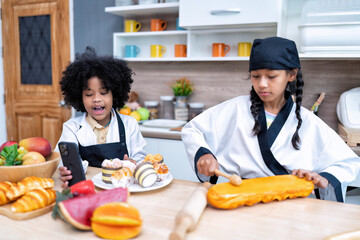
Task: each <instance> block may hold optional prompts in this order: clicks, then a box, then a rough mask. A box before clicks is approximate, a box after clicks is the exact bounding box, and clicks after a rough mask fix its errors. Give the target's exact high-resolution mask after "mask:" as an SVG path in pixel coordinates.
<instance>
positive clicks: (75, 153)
mask: <svg viewBox="0 0 360 240" xmlns="http://www.w3.org/2000/svg"><path fill="white" fill-rule="evenodd" d="M58 146H59V150H60V155H61V159H62V162H63V165H64V166H65V167H67V169H69V170H70V171H71V175H72V179H70V180H68V182H69V186H72V185H74V184H75V183H78V182H80V181H82V180H85V179H86V178H85V173H84V168H83V165H82V159H81V156H80V153H79V148H78V146H77V145H76V143H73V142H59V144H58Z"/></svg>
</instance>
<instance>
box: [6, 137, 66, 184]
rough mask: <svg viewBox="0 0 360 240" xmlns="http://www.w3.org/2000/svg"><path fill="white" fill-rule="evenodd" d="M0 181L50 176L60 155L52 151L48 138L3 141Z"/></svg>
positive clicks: (58, 161) (57, 163)
mask: <svg viewBox="0 0 360 240" xmlns="http://www.w3.org/2000/svg"><path fill="white" fill-rule="evenodd" d="M0 155H1V156H0V181H9V182H18V181H20V180H22V179H23V178H25V177H29V176H36V177H44V178H50V177H52V176H53V175H54V173H55V171H56V169H57V167H58V166H59V163H60V160H61V157H60V154H59V153H58V152H53V151H52V148H51V145H50V143H49V141H48V140H46V139H45V138H42V137H32V138H26V139H23V140H21V141H20V142H19V143H17V142H14V141H9V142H5V143H4V144H2V145H1V147H0Z"/></svg>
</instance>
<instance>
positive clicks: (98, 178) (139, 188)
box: [91, 173, 173, 192]
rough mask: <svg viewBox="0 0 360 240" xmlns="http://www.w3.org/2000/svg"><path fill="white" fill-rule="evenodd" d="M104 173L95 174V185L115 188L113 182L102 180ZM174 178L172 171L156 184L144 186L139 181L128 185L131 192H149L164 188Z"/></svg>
mask: <svg viewBox="0 0 360 240" xmlns="http://www.w3.org/2000/svg"><path fill="white" fill-rule="evenodd" d="M101 174H102V173H98V174H96V175H95V176H93V178H92V179H91V180H92V181H93V183H94V184H95V186H97V187H99V188H102V189H113V188H115V186H114V185H112V183H104V182H103V181H102V175H101ZM172 180H173V176H172V175H171V173H169V176H168V177H167V178H166V179H165V180H164V181H161V182H156V183H155V184H154V185H152V186H150V187H147V188H144V187H142V186H141V185H139V184H138V183H134V184H132V185H130V186H129V187H128V189H129V191H130V192H147V191H152V190H155V189H159V188H163V187H165V186H167V185H169V184H170V183H171V182H172Z"/></svg>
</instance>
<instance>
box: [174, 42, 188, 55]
mask: <svg viewBox="0 0 360 240" xmlns="http://www.w3.org/2000/svg"><path fill="white" fill-rule="evenodd" d="M186 56H187V55H186V45H185V44H175V57H186Z"/></svg>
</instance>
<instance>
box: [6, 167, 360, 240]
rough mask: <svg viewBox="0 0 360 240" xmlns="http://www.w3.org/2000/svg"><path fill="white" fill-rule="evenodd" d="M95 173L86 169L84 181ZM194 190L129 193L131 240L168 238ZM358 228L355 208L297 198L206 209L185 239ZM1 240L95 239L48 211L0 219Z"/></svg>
mask: <svg viewBox="0 0 360 240" xmlns="http://www.w3.org/2000/svg"><path fill="white" fill-rule="evenodd" d="M100 171H101V169H99V168H92V167H89V168H88V171H87V173H86V177H87V179H91V178H92V177H93V176H94V175H95V174H97V173H99V172H100ZM53 178H54V180H55V189H57V190H60V189H61V183H60V180H59V174H58V172H55V174H54V176H53ZM198 186H200V183H196V182H190V181H183V180H177V179H174V180H173V181H172V182H171V183H170V184H169V185H167V186H164V187H162V188H159V189H156V190H152V191H147V192H136V193H130V197H129V200H128V202H129V203H130V204H131V205H133V206H134V207H136V208H137V209H138V210H139V212H140V214H141V217H142V220H143V225H142V229H141V232H140V234H139V235H138V236H137V237H136V238H135V239H147V240H152V239H168V238H169V235H170V233H171V231H172V229H173V227H174V224H175V217H176V214H177V213H178V212H179V211H180V210H181V209H182V207H183V206H184V204H185V203H186V201H187V200H188V199H189V198H190V197H191V196H192V194H193V192H194V191H195V189H196V188H197V187H198ZM96 190H97V191H102V189H100V188H97V189H96ZM359 229H360V205H354V204H345V203H338V202H331V201H323V200H317V199H313V198H297V199H288V200H284V201H275V202H269V203H258V204H255V205H253V206H243V207H239V208H237V209H233V210H221V209H215V208H213V207H211V206H210V205H208V206H207V207H206V208H205V210H204V212H203V214H202V216H201V218H200V220H199V222H198V225H197V226H196V228H195V230H194V231H192V232H189V233H188V234H187V235H186V239H187V240H195V239H196V240H202V239H203V240H205V239H278V240H279V239H307V240H308V239H326V237H329V236H331V235H334V234H339V233H344V232H348V231H354V230H359ZM0 239H27V240H28V239H51V240H56V239H66V240H68V239H99V238H98V237H97V236H96V235H95V234H94V233H93V232H92V231H80V230H77V229H75V228H74V227H72V226H71V225H70V224H69V223H67V222H65V221H64V220H61V219H53V218H52V217H51V212H48V213H45V214H44V215H41V216H38V217H35V218H31V219H27V220H12V219H10V218H8V217H6V216H2V215H0Z"/></svg>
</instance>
